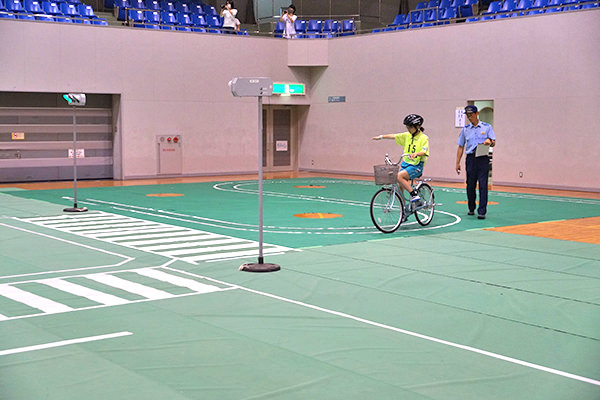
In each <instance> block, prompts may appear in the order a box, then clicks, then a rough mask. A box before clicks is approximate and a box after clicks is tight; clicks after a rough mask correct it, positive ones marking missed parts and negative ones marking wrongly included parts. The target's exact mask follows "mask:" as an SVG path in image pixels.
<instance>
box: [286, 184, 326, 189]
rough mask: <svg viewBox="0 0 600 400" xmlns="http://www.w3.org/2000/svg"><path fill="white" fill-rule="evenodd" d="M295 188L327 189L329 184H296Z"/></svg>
mask: <svg viewBox="0 0 600 400" xmlns="http://www.w3.org/2000/svg"><path fill="white" fill-rule="evenodd" d="M294 187H295V188H298V189H325V188H326V187H327V186H323V185H298V186H294Z"/></svg>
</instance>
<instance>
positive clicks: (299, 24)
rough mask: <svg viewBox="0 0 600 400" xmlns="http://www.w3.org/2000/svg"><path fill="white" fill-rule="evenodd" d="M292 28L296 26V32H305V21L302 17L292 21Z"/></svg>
mask: <svg viewBox="0 0 600 400" xmlns="http://www.w3.org/2000/svg"><path fill="white" fill-rule="evenodd" d="M294 28H296V33H305V32H306V21H305V20H303V19H297V20H296V21H295V22H294Z"/></svg>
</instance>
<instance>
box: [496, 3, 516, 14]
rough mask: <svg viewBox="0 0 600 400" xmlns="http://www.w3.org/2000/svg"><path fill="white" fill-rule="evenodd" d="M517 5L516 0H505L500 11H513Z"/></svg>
mask: <svg viewBox="0 0 600 400" xmlns="http://www.w3.org/2000/svg"><path fill="white" fill-rule="evenodd" d="M516 7H517V5H516V4H515V0H504V4H502V7H501V8H500V11H499V12H501V13H507V12H511V11H514V10H515V8H516Z"/></svg>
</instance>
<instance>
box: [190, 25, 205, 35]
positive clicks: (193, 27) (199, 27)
mask: <svg viewBox="0 0 600 400" xmlns="http://www.w3.org/2000/svg"><path fill="white" fill-rule="evenodd" d="M192 32H200V33H206V32H208V31H207V30H206V28H203V27H201V26H192Z"/></svg>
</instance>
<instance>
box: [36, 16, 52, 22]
mask: <svg viewBox="0 0 600 400" xmlns="http://www.w3.org/2000/svg"><path fill="white" fill-rule="evenodd" d="M35 19H37V20H38V21H46V22H54V17H53V16H52V15H48V14H36V15H35Z"/></svg>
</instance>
